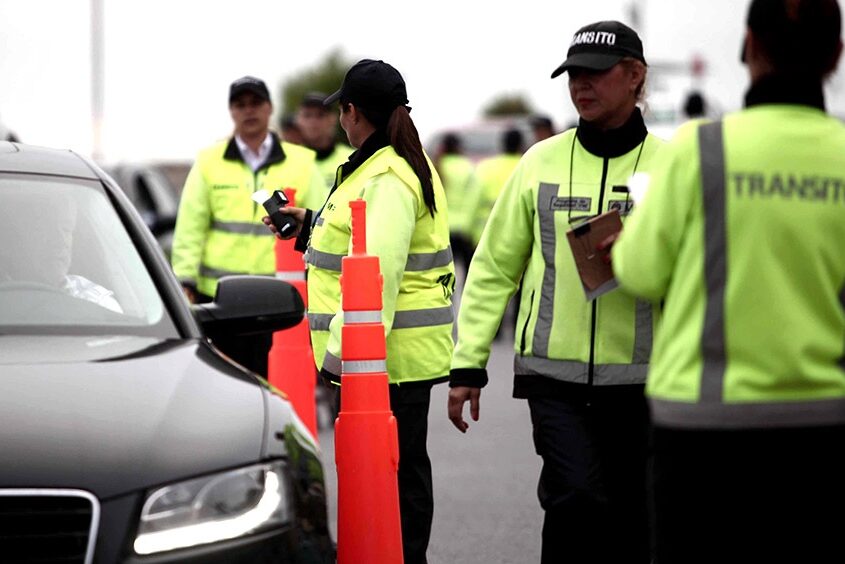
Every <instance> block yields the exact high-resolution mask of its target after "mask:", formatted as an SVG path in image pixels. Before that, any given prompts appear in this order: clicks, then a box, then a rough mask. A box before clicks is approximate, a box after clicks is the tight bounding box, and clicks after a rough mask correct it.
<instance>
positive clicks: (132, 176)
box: [103, 162, 181, 258]
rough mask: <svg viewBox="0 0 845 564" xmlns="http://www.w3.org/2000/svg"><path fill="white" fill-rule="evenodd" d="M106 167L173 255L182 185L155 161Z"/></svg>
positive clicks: (164, 249)
mask: <svg viewBox="0 0 845 564" xmlns="http://www.w3.org/2000/svg"><path fill="white" fill-rule="evenodd" d="M103 170H105V172H106V173H108V175H109V176H111V177H112V178H113V179H114V180H115V182H117V185H118V186H120V188H122V189H123V191H124V192H125V193H126V195H127V196H128V197H129V201H131V202H132V205H134V206H135V209H137V210H138V213H139V214H140V215H141V218H142V219H143V220H144V224H145V225H146V226H147V227H148V228H149V230H150V231H152V233H153V235H155V237H156V240H157V241H158V244H159V246H160V247H161V248H162V250H163V251H164V254H165V255H166V256H167V257H168V258H169V257H170V250H171V249H172V248H173V229H174V227H176V212H177V210H178V209H179V192H180V189H181V187H179V188H178V189H177V188H176V187H175V186H173V184H172V183H171V181H170V179H169V178H168V176H167V175H166V174H164V173H163V172H162V171H161V170H160V169H159V168H158V167H157V166H155V165H154V164H151V163H126V162H124V163H119V164H116V165H112V166H107V167H104V168H103Z"/></svg>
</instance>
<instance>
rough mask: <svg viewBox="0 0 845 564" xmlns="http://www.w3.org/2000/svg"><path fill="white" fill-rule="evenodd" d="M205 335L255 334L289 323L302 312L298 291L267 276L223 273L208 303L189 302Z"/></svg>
mask: <svg viewBox="0 0 845 564" xmlns="http://www.w3.org/2000/svg"><path fill="white" fill-rule="evenodd" d="M193 311H194V315H195V316H196V318H197V320H198V321H199V323H200V325H202V328H203V331H204V332H205V335H206V336H207V337H209V338H210V339H212V340H214V338H215V337H219V336H227V337H228V336H232V335H258V334H262V333H272V332H274V331H280V330H282V329H287V328H289V327H293V326H294V325H296V324H297V323H299V322H300V321H302V318H303V316H304V314H305V304H304V303H303V302H302V297H301V296H300V295H299V292H298V291H297V290H296V288H294V287H293V286H291V285H290V284H288V283H287V282H284V281H282V280H277V279H275V278H270V277H267V276H224V277H223V278H221V279H220V280H219V281H218V283H217V295H216V296H215V297H214V301H213V302H211V303H208V304H196V305H194V306H193Z"/></svg>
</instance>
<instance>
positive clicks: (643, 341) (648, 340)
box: [631, 300, 654, 364]
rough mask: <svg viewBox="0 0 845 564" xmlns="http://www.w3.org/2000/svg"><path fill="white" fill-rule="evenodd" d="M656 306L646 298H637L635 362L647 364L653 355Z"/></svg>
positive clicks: (632, 360) (633, 361)
mask: <svg viewBox="0 0 845 564" xmlns="http://www.w3.org/2000/svg"><path fill="white" fill-rule="evenodd" d="M653 308H654V306H653V305H651V303H650V302H647V301H646V300H637V311H636V314H635V315H636V320H635V322H634V325H635V328H634V356H633V357H632V358H631V362H632V363H633V364H647V363H648V361H649V358H650V357H651V345H652V342H653V338H652V337H653V336H652V332H653V327H654V320H653V319H652V318H653V314H654V309H653Z"/></svg>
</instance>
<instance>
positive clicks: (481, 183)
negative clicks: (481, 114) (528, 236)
mask: <svg viewBox="0 0 845 564" xmlns="http://www.w3.org/2000/svg"><path fill="white" fill-rule="evenodd" d="M501 144H502V145H501V147H502V151H503V152H502V153H500V154H498V155H495V156H493V157H488V158H486V159H482V160H481V161H479V163H478V165H477V166H476V168H475V179H476V182H477V183H478V192H479V202H478V206H477V207H476V213H475V219H474V221H473V226H472V237H473V246H475V245H478V241H479V239H481V233H482V232H483V231H484V226H485V225H486V224H487V217H488V216H489V215H490V210H491V209H493V204H495V203H496V198H497V197H498V196H499V192H500V191H501V189H502V186H504V185H505V182H507V180H508V178H509V177H510V175H511V173H512V172H513V169H515V168H516V165H517V163H518V162H519V158H520V157H521V156H522V151H523V150H524V149H525V140H524V138H523V136H522V132H521V131H520V130H518V129H516V128H509V129H507V130H505V131H504V133H502V137H501Z"/></svg>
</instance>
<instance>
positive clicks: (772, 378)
mask: <svg viewBox="0 0 845 564" xmlns="http://www.w3.org/2000/svg"><path fill="white" fill-rule="evenodd" d="M742 53H743V57H742V58H743V61H744V62H745V64H746V65H747V66H748V73H749V76H750V79H751V87H750V88H749V89H748V92H747V94H746V96H745V109H743V110H742V111H739V112H736V113H733V114H729V115H727V116H725V117H724V119H722V120H720V121H716V122H712V123H704V122H698V121H697V122H691V123H688V124H686V125H685V126H683V127H682V128H681V129H680V130H679V131H678V133H677V134H676V135H675V137H674V139H673V141H672V143H671V144H670V145H668V146H667V147H666V148H665V149H664V150H663V152H662V153H661V158H660V159H659V165H658V166H657V167H656V168H655V169H654V170H653V171H652V172H653V175H652V178H651V182H650V185H649V187H648V191H647V192H646V193H645V197H644V200H643V201H642V202H641V204H638V206H637V208H636V209H635V211H634V214H633V216H632V217H631V219H630V221H629V222H628V223H627V224H626V225H625V228H624V230H623V232H622V235H621V237H620V239H619V242H618V243H616V245H615V248H614V249H613V266H614V270H615V272H616V276H617V279H618V280H619V281H620V283H621V285H622V288H623V289H624V290H626V291H627V292H630V293H633V294H635V295H639V296H642V297H644V298H647V299H649V300H651V301H653V302H654V303H660V302H664V304H665V305H664V310H663V320H662V322H661V324H660V325H659V326H658V328H657V333H656V336H655V342H654V351H653V353H652V356H651V365H650V369H649V373H648V386H647V390H646V392H647V395H648V396H649V403H650V407H651V414H652V418H653V422H654V508H655V525H656V541H657V544H656V556H657V561H658V562H660V563H661V564H674V563H684V564H695V563H698V562H701V563H705V562H706V563H713V562H766V563H769V562H806V563H810V562H845V544H843V543H842V531H843V530H844V529H845V513H843V511H842V509H843V507H845V478H844V477H845V451H843V448H842V445H843V444H845V126H843V124H842V123H841V122H840V121H839V120H837V119H835V118H834V117H832V116H830V115H828V114H827V113H826V111H825V99H824V93H823V89H822V83H823V82H824V80H825V78H826V77H828V76H829V75H830V74H831V73H832V72H833V71H834V70H835V69H836V66H837V63H838V62H839V58H840V55H841V53H842V39H841V14H840V10H839V5H838V3H837V2H836V0H754V1H753V2H752V3H751V7H750V10H749V12H748V20H747V28H746V32H745V39H744V43H743V48H742Z"/></svg>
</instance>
